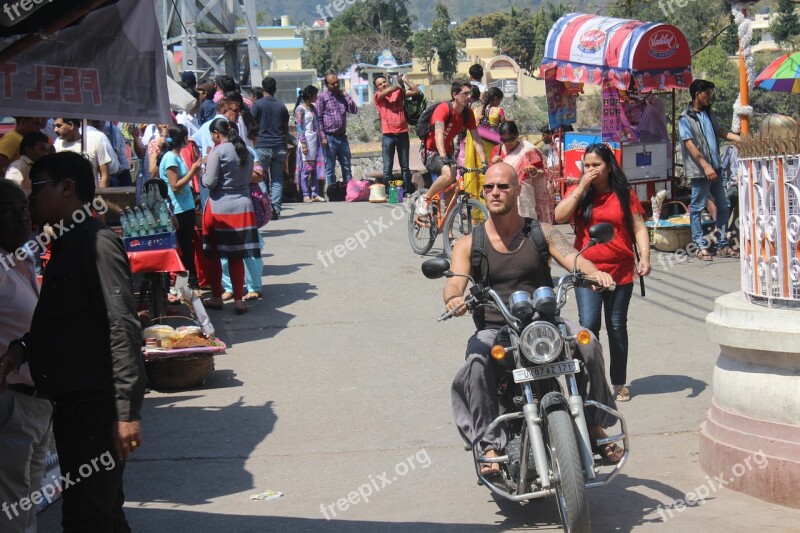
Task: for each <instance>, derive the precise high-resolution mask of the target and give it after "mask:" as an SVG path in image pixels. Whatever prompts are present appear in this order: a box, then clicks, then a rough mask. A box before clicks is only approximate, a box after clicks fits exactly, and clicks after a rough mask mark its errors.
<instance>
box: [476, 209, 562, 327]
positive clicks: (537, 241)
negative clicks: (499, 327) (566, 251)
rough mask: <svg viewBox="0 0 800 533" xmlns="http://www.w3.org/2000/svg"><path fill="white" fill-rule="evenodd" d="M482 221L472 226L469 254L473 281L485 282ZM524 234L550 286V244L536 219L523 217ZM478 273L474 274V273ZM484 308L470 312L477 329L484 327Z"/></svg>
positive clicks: (486, 268) (484, 233) (485, 255)
mask: <svg viewBox="0 0 800 533" xmlns="http://www.w3.org/2000/svg"><path fill="white" fill-rule="evenodd" d="M484 224H485V223H483V222H481V223H480V224H478V225H477V226H475V227H474V228H472V251H471V255H470V265H471V270H470V274H471V275H473V277H474V278H475V283H483V284H485V283H487V282H488V281H489V267H488V265H487V264H486V261H487V259H488V255H487V253H486V247H487V246H488V243H487V240H488V239H487V237H486V228H485V227H484ZM523 232H524V233H525V235H527V236H528V237H530V239H531V242H533V246H534V248H536V250H537V251H538V252H539V256H540V257H541V258H542V262H543V263H544V264H545V265H546V266H547V270H548V275H547V279H549V280H550V286H551V287H552V286H553V285H552V278H551V277H550V274H549V271H550V265H549V262H550V245H548V244H547V237H545V236H544V231H542V226H541V225H540V224H539V221H538V220H535V219H532V218H525V227H524V228H523ZM476 272H477V273H478V275H475V273H476ZM484 312H485V310H484V309H483V308H482V307H479V308H477V309H475V311H473V312H472V320H473V321H474V322H475V327H477V328H478V329H486V319H485V318H484Z"/></svg>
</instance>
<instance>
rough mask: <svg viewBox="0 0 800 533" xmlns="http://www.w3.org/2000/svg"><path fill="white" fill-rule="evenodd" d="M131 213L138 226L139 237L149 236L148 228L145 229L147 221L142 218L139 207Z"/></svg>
mask: <svg viewBox="0 0 800 533" xmlns="http://www.w3.org/2000/svg"><path fill="white" fill-rule="evenodd" d="M133 213H134V215H136V224H137V225H138V226H139V235H140V236H141V237H144V236H145V235H150V228H148V227H147V220H146V219H145V218H144V213H142V210H141V209H139V206H138V205H137V206H136V207H134V208H133Z"/></svg>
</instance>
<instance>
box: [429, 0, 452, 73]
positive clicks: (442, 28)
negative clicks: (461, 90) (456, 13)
mask: <svg viewBox="0 0 800 533" xmlns="http://www.w3.org/2000/svg"><path fill="white" fill-rule="evenodd" d="M431 32H432V33H433V38H434V44H435V46H436V54H437V55H438V56H439V68H438V70H439V74H441V75H442V77H443V78H444V79H446V80H447V81H450V80H451V79H453V75H454V74H455V73H456V71H457V70H458V47H457V46H456V40H455V38H454V37H453V33H452V32H451V31H450V15H449V13H448V12H447V8H446V7H445V6H444V5H443V4H442V3H437V4H436V18H434V19H433V25H432V26H431Z"/></svg>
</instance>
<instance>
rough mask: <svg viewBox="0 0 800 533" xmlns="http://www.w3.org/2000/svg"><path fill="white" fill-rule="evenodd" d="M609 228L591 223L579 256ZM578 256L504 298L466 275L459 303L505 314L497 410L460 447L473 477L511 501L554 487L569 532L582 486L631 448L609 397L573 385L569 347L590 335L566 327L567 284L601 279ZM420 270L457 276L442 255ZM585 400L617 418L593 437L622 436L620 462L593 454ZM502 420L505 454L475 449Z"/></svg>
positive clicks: (574, 363) (586, 527)
mask: <svg viewBox="0 0 800 533" xmlns="http://www.w3.org/2000/svg"><path fill="white" fill-rule="evenodd" d="M613 235H614V228H613V226H612V225H611V224H607V223H601V224H596V225H594V226H592V227H591V228H590V229H589V236H590V241H589V243H588V244H587V245H586V247H584V249H583V250H581V251H580V253H579V254H578V256H580V255H581V254H583V252H584V251H586V249H588V248H589V247H591V246H594V245H596V244H604V243H607V242H609V241H610V240H611V239H612V238H613ZM578 256H576V259H575V265H574V266H573V270H572V273H569V274H564V275H563V276H561V278H560V279H559V281H558V284H557V287H556V288H555V289H553V288H552V287H549V286H544V287H540V288H538V289H537V290H536V291H535V292H534V294H533V295H530V294H528V293H527V292H525V291H517V292H515V293H513V294H512V295H511V296H510V297H509V301H508V306H506V305H505V304H504V303H503V301H502V300H501V298H500V296H499V295H498V294H497V293H496V292H495V291H494V290H493V289H491V288H489V287H486V286H484V285H483V284H482V283H476V282H475V280H474V279H473V278H472V277H470V276H464V277H466V278H468V279H469V281H470V282H471V283H472V286H471V287H470V290H469V295H468V296H467V297H466V299H465V301H464V303H463V304H462V306H466V307H467V308H468V309H469V310H470V311H472V310H474V309H476V308H477V307H479V306H491V307H494V308H495V309H497V310H498V311H499V312H500V313H501V314H502V315H503V317H504V319H505V322H506V325H505V326H504V327H503V328H502V329H501V330H500V332H499V333H498V336H497V340H496V341H495V345H494V346H493V347H492V351H491V355H492V358H493V359H494V360H495V361H496V362H498V363H499V364H500V365H501V367H502V368H504V369H505V372H504V373H503V378H501V380H500V384H499V386H498V395H499V399H500V416H498V417H497V418H496V419H495V420H493V421H492V422H491V423H490V424H489V425H488V426H487V427H486V428H485V429H484V430H483V431H482V432H480V433H479V435H478V436H477V437H476V438H475V440H474V442H472V444H468V445H466V450H467V451H472V455H473V460H474V464H475V471H476V474H477V476H478V482H479V484H483V485H485V486H486V487H487V488H488V489H489V490H491V491H492V492H493V493H494V494H496V495H498V496H500V497H502V498H505V499H508V500H511V501H516V502H520V501H527V500H534V499H539V498H544V497H547V496H551V495H555V496H556V503H557V505H558V511H559V516H560V518H561V522H562V526H563V528H564V530H565V531H568V532H588V531H591V527H590V521H589V507H588V502H587V500H586V497H585V490H586V489H589V488H595V487H601V486H604V485H607V484H608V483H609V482H611V480H612V479H613V478H614V477H615V476H616V475H617V474H618V473H619V472H620V470H621V469H622V467H623V466H624V465H625V463H626V462H627V460H628V455H629V451H630V446H629V444H628V433H627V427H626V425H625V419H624V418H623V416H622V415H621V414H620V413H619V412H618V411H616V410H615V409H612V408H611V407H609V406H607V405H604V404H601V403H599V402H595V401H584V400H583V399H582V397H581V396H580V394H579V392H578V390H579V389H578V385H577V381H576V374H577V373H579V372H581V371H582V370H581V366H582V362H581V361H580V360H579V359H574V358H573V354H574V353H575V351H576V350H577V349H578V347H577V346H578V344H581V345H586V344H588V343H589V342H591V339H592V336H591V333H589V331H587V330H585V329H581V330H579V331H577V332H573V331H571V329H570V328H569V327H568V325H567V324H566V323H565V321H564V319H562V318H561V316H560V311H561V309H562V308H563V307H564V305H565V304H566V302H567V296H568V292H569V291H570V290H571V289H574V288H575V287H584V286H596V287H599V285H598V284H597V283H596V282H594V281H593V280H592V279H591V278H589V277H587V276H585V275H584V274H583V273H582V272H580V271H579V270H578V269H577V257H578ZM422 272H423V274H424V275H425V277H427V278H429V279H439V278H441V277H447V278H450V277H454V276H461V275H459V274H454V273H453V272H452V271H450V263H449V262H448V261H447V260H446V259H442V258H436V259H429V260H427V261H425V262H424V263H423V264H422ZM613 289H614V287H611V288H610V289H609V290H613ZM462 306H459V307H457V308H455V309H453V310H452V311H449V312H446V313H444V314H442V315H441V316H440V317H439V318H438V321H439V322H441V321H444V320H447V319H448V318H450V317H452V316H453V315H454V313H456V312H457V311H458V310H459V309H460V308H461V307H462ZM584 406H592V407H594V408H596V409H599V410H601V411H603V412H605V413H608V414H610V415H612V416H614V417H616V418H617V419H618V420H619V422H620V433H619V434H617V435H612V436H608V437H606V438H603V439H597V441H596V443H595V444H596V446H598V447H600V446H604V445H606V444H610V443H616V442H620V441H621V442H622V443H623V447H624V453H623V456H622V458H621V459H620V460H619V462H618V463H615V464H614V463H610V462H608V461H606V460H604V459H595V457H594V455H593V452H592V441H591V439H590V436H589V430H588V427H587V424H586V419H585V417H584ZM501 424H505V426H506V433H507V437H508V443H507V445H506V450H505V455H502V456H499V457H492V458H489V457H483V456H481V454H480V446H479V445H480V442H481V440H482V439H483V437H484V435H486V434H487V433H490V432H492V431H494V430H495V429H496V428H497V427H498V426H500V425H501ZM491 463H499V464H500V474H499V476H491V477H487V476H485V475H483V474H481V466H482V465H485V464H491ZM608 467H612V469H611V470H610V471H609V470H608ZM498 478H499V479H498Z"/></svg>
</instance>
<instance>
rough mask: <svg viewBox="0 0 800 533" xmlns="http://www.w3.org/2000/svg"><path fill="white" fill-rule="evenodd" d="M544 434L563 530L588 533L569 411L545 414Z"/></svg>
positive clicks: (570, 532)
mask: <svg viewBox="0 0 800 533" xmlns="http://www.w3.org/2000/svg"><path fill="white" fill-rule="evenodd" d="M547 435H548V453H549V455H550V467H551V468H552V470H553V477H554V478H555V479H554V480H553V484H554V487H555V489H556V498H557V504H558V513H559V515H560V516H561V524H562V525H563V526H564V531H567V532H569V533H572V532H589V531H591V526H590V525H589V505H588V502H587V501H586V485H585V484H584V479H583V465H582V463H581V457H580V454H579V453H578V441H577V436H576V434H575V429H574V427H573V425H572V417H571V416H570V414H569V412H567V411H565V410H560V409H556V410H553V411H550V412H549V413H547Z"/></svg>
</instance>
